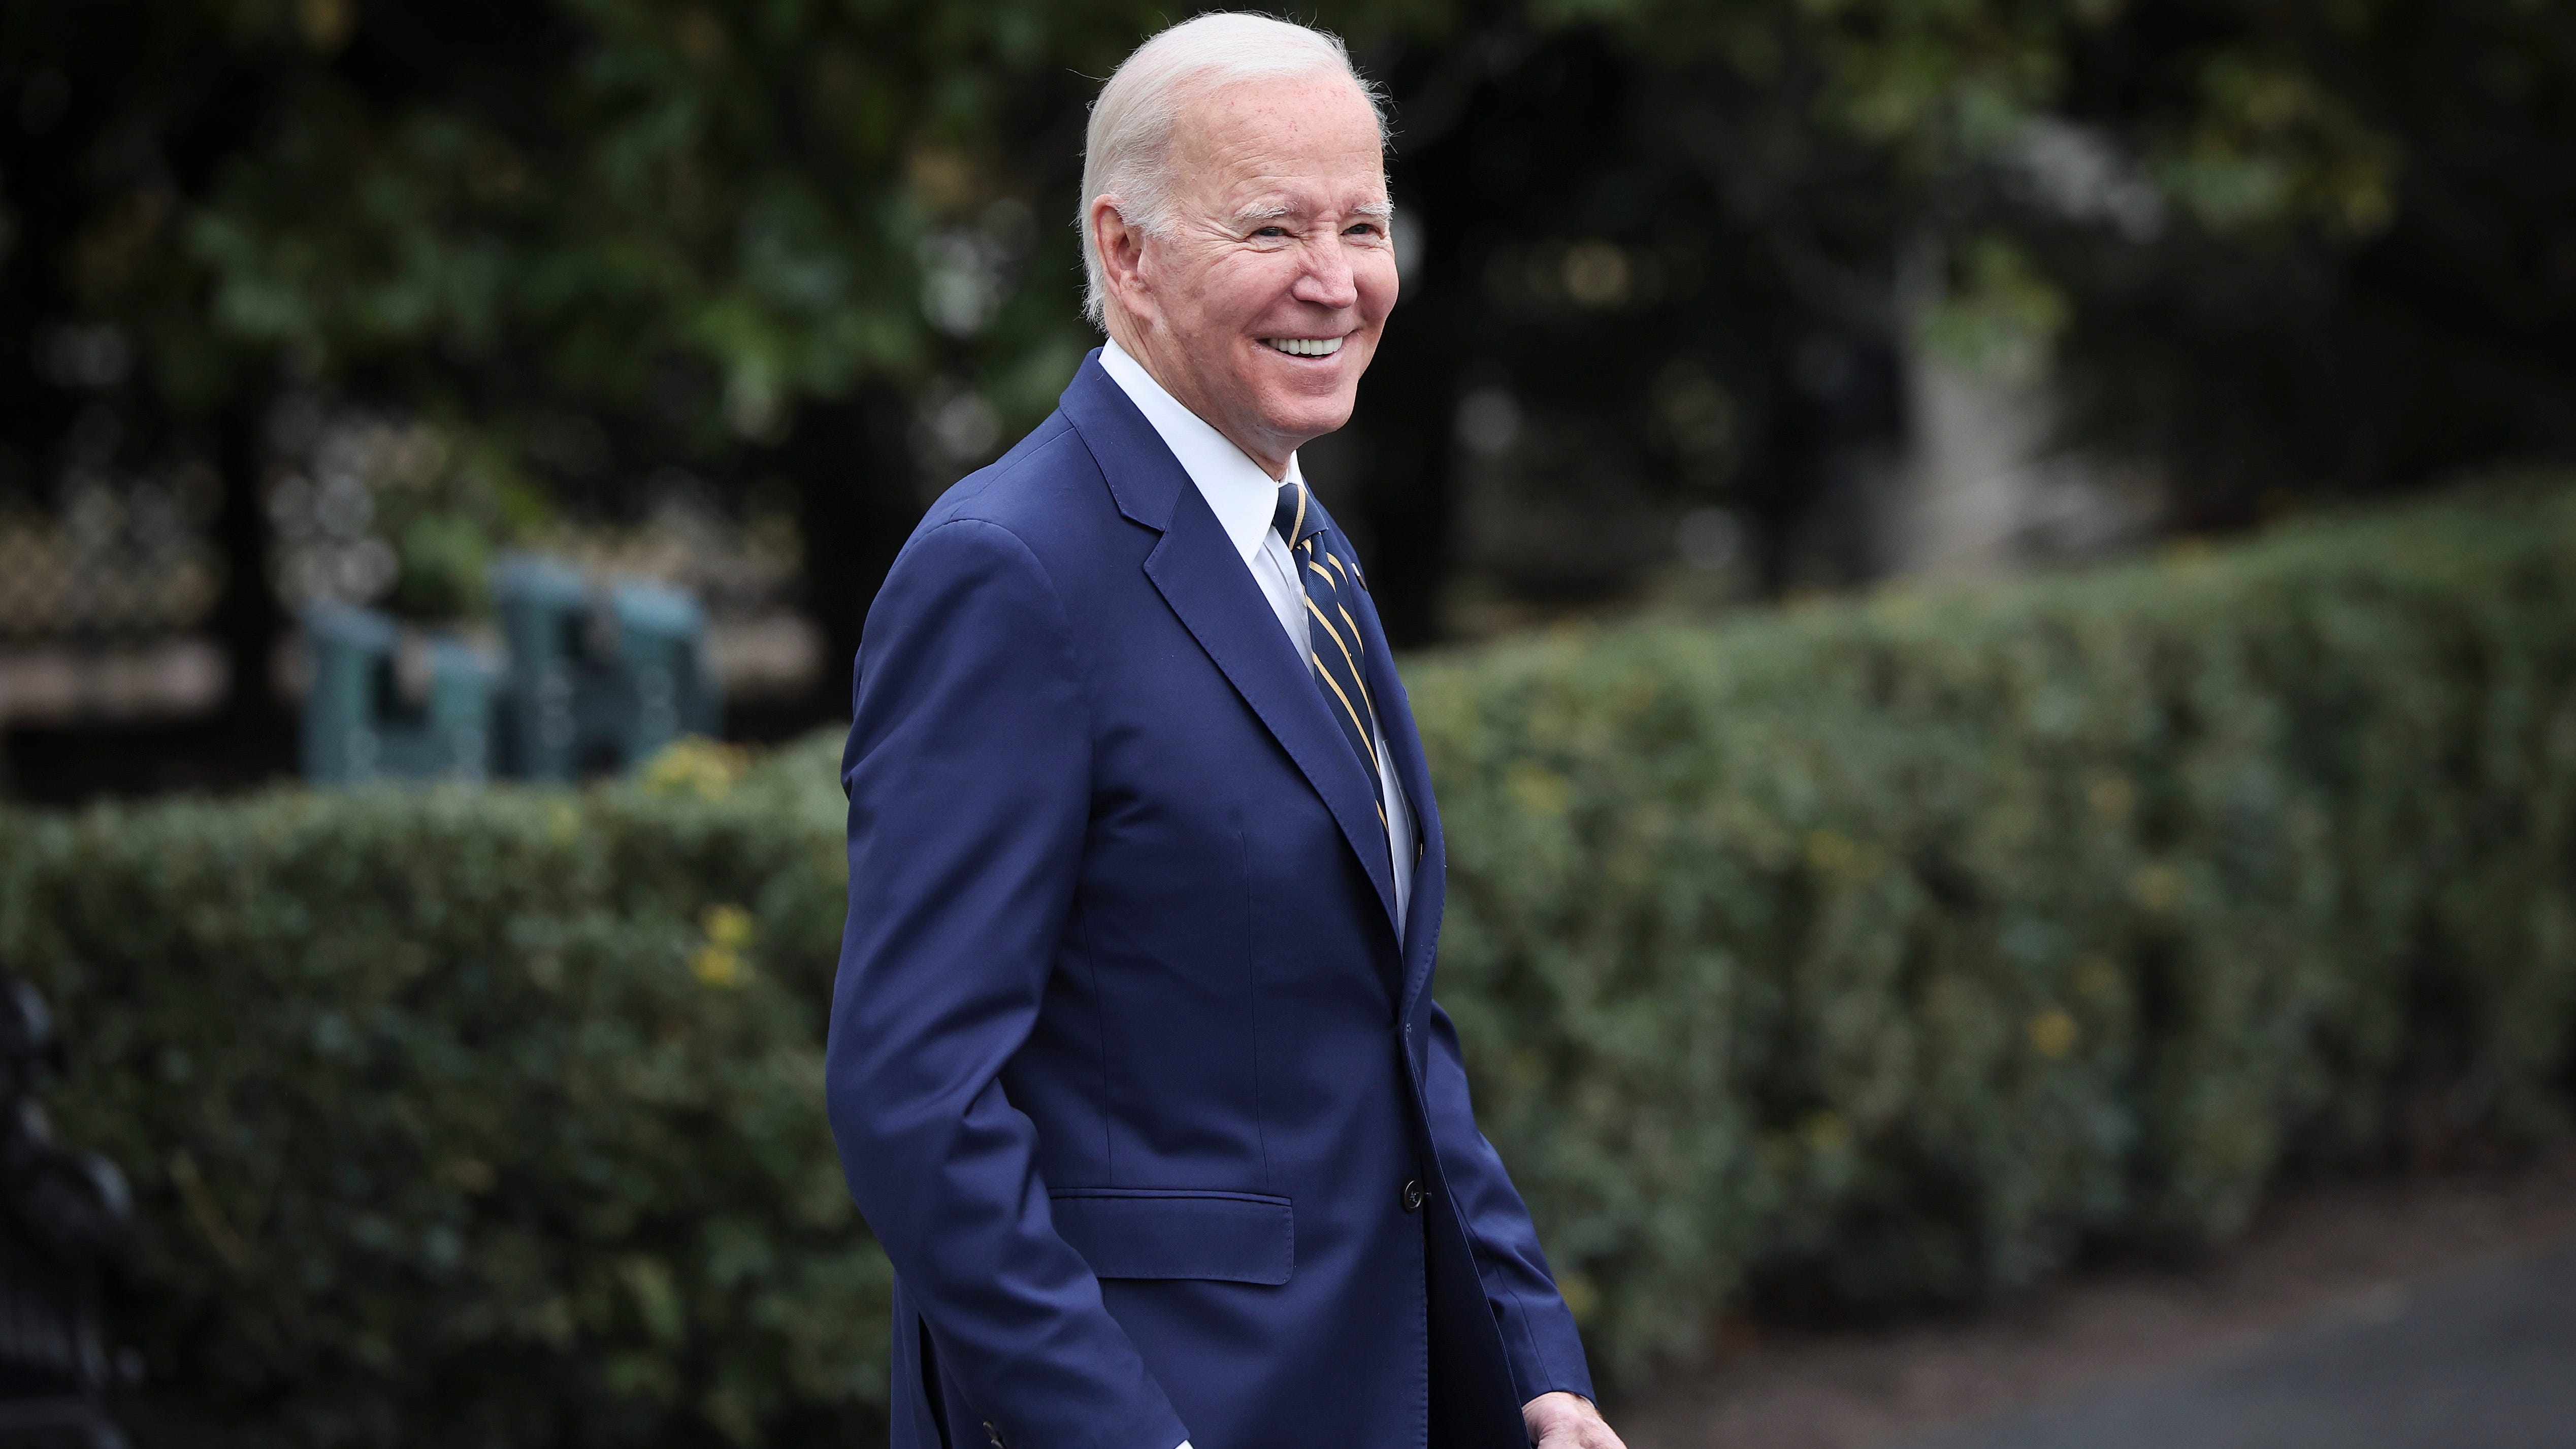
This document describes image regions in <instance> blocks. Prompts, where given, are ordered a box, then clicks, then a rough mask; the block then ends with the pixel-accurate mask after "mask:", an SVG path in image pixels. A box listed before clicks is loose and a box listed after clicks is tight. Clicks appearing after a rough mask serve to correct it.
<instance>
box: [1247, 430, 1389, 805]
mask: <svg viewBox="0 0 2576 1449" xmlns="http://www.w3.org/2000/svg"><path fill="white" fill-rule="evenodd" d="M1270 526H1271V527H1272V528H1274V529H1276V530H1278V533H1279V536H1280V537H1281V538H1283V539H1285V540H1287V542H1288V556H1289V558H1291V559H1292V560H1294V561H1295V563H1296V565H1297V573H1298V576H1299V578H1300V580H1301V581H1302V582H1303V583H1304V584H1305V586H1306V643H1307V648H1306V657H1307V658H1309V659H1311V660H1313V661H1314V664H1315V681H1316V687H1317V688H1319V689H1321V690H1323V691H1324V703H1325V704H1326V706H1327V707H1328V708H1329V709H1330V711H1331V713H1332V716H1333V719H1334V720H1335V721H1336V722H1337V723H1339V724H1340V725H1341V727H1342V738H1343V739H1345V740H1348V741H1349V742H1350V746H1351V750H1352V752H1353V753H1355V754H1357V755H1358V756H1359V757H1360V768H1361V770H1362V772H1363V773H1365V774H1366V775H1367V776H1368V782H1369V794H1370V795H1371V796H1372V797H1373V798H1375V799H1376V801H1377V823H1378V828H1379V829H1380V830H1384V829H1385V828H1386V784H1385V782H1384V781H1383V780H1382V779H1380V778H1379V776H1378V772H1377V733H1378V725H1377V703H1376V701H1374V700H1372V699H1370V698H1369V692H1368V684H1367V682H1366V681H1364V680H1362V679H1361V678H1360V660H1361V659H1362V658H1363V657H1365V655H1366V652H1367V646H1366V645H1365V644H1363V643H1361V642H1360V626H1359V621H1358V620H1357V619H1355V618H1353V617H1351V610H1350V607H1349V606H1348V605H1347V604H1346V603H1344V602H1343V600H1344V598H1345V597H1346V595H1348V594H1349V593H1350V591H1351V590H1353V589H1354V588H1355V587H1356V586H1357V583H1358V579H1359V572H1358V570H1356V569H1354V568H1352V567H1351V564H1350V561H1349V560H1348V559H1345V558H1343V557H1342V555H1341V553H1340V551H1339V550H1337V549H1335V548H1334V547H1333V541H1332V539H1331V537H1330V536H1329V535H1327V534H1326V533H1325V532H1324V513H1323V510H1322V509H1320V508H1316V507H1314V506H1313V505H1312V504H1311V503H1310V502H1309V500H1308V499H1307V496H1306V485H1305V484H1303V483H1299V482H1297V481H1295V480H1293V479H1292V480H1290V481H1288V482H1286V483H1282V484H1280V485H1279V509H1278V511H1277V512H1275V513H1273V514H1272V515H1271V516H1270Z"/></svg>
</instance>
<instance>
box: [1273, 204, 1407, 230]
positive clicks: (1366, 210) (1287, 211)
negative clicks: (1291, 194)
mask: <svg viewBox="0 0 2576 1449" xmlns="http://www.w3.org/2000/svg"><path fill="white" fill-rule="evenodd" d="M1296 214H1297V208H1295V207H1293V206H1291V205H1289V204H1288V203H1287V202H1284V201H1263V202H1255V203H1254V204H1252V205H1250V206H1246V207H1243V208H1241V209H1240V210H1238V211H1236V212H1235V214H1234V221H1235V224H1236V225H1238V226H1259V225H1261V224H1262V223H1264V222H1271V221H1277V220H1278V219H1279V218H1281V217H1283V216H1294V215H1296ZM1351 215H1353V216H1365V217H1369V218H1372V219H1374V220H1376V221H1378V222H1379V223H1381V224H1383V223H1386V222H1391V221H1393V220H1395V207H1394V205H1393V204H1392V203H1390V202H1384V201H1371V202H1364V203H1362V204H1361V205H1358V206H1354V207H1352V208H1351Z"/></svg>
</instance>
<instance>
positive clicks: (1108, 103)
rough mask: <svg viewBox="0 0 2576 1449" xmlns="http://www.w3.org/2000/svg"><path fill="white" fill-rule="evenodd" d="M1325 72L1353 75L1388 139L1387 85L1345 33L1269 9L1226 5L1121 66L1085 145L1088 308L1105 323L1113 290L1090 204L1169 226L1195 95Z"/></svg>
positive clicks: (1094, 111) (1099, 103) (1098, 105)
mask: <svg viewBox="0 0 2576 1449" xmlns="http://www.w3.org/2000/svg"><path fill="white" fill-rule="evenodd" d="M1319 73H1332V74H1339V75H1342V76H1346V77H1348V78H1349V80H1350V82H1351V84H1352V85H1353V86H1354V87H1356V88H1357V89H1358V91H1359V93H1360V96H1361V98H1362V99H1364V100H1366V101H1367V102H1368V103H1369V111H1370V113H1371V114H1373V115H1375V116H1376V117H1377V134H1378V143H1379V145H1381V146H1383V145H1384V144H1385V143H1386V96H1385V92H1384V91H1382V90H1381V89H1380V88H1379V87H1377V86H1376V85H1374V84H1372V83H1371V82H1370V81H1369V80H1368V79H1367V78H1365V77H1363V76H1362V75H1361V74H1360V73H1359V71H1358V69H1357V68H1355V67H1354V66H1352V64H1351V55H1350V52H1349V51H1348V50H1347V49H1345V48H1343V45H1342V42H1341V37H1339V36H1337V35H1334V34H1333V33H1332V32H1330V31H1325V30H1316V29H1314V28H1312V27H1310V26H1304V25H1299V24H1296V23H1294V22H1292V21H1287V20H1279V19H1275V18H1273V17H1271V16H1268V15H1254V14H1247V13H1244V12H1241V11H1231V10H1219V11H1214V12H1211V13H1209V14H1206V15H1201V16H1198V17H1197V18H1195V19H1191V20H1184V21H1182V22H1181V23H1180V24H1178V25H1175V26H1173V27H1171V28H1170V29H1168V30H1165V31H1163V32H1162V33H1161V34H1159V35H1156V36H1155V37H1154V38H1153V39H1151V40H1148V41H1146V42H1145V43H1144V44H1143V45H1140V46H1138V47H1136V49H1135V51H1134V53H1133V54H1130V55H1129V56H1128V57H1127V59H1126V60H1125V61H1123V62H1121V63H1120V64H1119V67H1118V69H1117V70H1116V71H1115V72H1113V73H1112V74H1111V75H1110V77H1109V83H1108V84H1107V85H1104V86H1102V87H1101V88H1100V95H1099V97H1098V98H1097V99H1095V100H1094V101H1093V102H1092V103H1091V125H1090V127H1089V128H1088V129H1087V130H1086V131H1085V132H1084V135H1083V144H1082V215H1081V217H1080V219H1079V223H1078V224H1079V225H1080V226H1081V228H1082V267H1083V271H1084V273H1085V274H1086V277H1087V280H1088V284H1087V285H1086V286H1085V288H1084V289H1083V297H1082V310H1083V315H1085V316H1087V317H1089V318H1090V319H1091V322H1092V325H1093V326H1095V327H1098V326H1105V325H1106V324H1105V322H1104V320H1103V319H1104V318H1105V316H1106V315H1107V307H1108V301H1109V288H1108V285H1107V282H1106V280H1105V279H1104V278H1103V276H1102V274H1101V267H1100V242H1099V239H1098V238H1096V237H1094V236H1093V235H1092V231H1091V204H1092V203H1093V202H1095V201H1097V200H1099V199H1100V198H1101V197H1103V196H1114V197H1116V198H1117V199H1118V214H1119V215H1120V216H1121V217H1123V218H1125V219H1126V222H1127V224H1128V225H1129V226H1132V227H1134V228H1136V229H1137V230H1138V231H1140V232H1143V233H1144V234H1146V235H1147V236H1153V235H1156V234H1158V233H1160V232H1162V231H1164V230H1165V229H1166V228H1168V227H1169V226H1170V225H1171V220H1172V218H1171V207H1172V201H1171V196H1170V188H1169V184H1168V183H1169V182H1170V181H1171V149H1172V125H1173V122H1174V121H1175V119H1176V118H1177V117H1178V116H1179V114H1180V110H1181V106H1182V104H1183V103H1184V102H1186V101H1188V100H1190V99H1191V98H1193V97H1195V96H1197V95H1200V94H1203V93H1205V92H1206V91H1210V90H1214V89H1216V88H1217V87H1219V86H1225V85H1230V84H1232V83H1234V82H1236V81H1245V80H1286V79H1292V78H1303V77H1306V76H1311V75H1316V74H1319Z"/></svg>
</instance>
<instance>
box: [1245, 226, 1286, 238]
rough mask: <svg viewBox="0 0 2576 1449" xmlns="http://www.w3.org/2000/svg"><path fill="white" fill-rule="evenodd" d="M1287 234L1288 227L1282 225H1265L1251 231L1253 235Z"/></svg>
mask: <svg viewBox="0 0 2576 1449" xmlns="http://www.w3.org/2000/svg"><path fill="white" fill-rule="evenodd" d="M1287 234H1288V229H1287V228H1286V227H1284V226H1265V227H1263V228H1261V229H1260V230H1259V231H1256V232H1254V233H1253V235H1254V236H1286V235H1287Z"/></svg>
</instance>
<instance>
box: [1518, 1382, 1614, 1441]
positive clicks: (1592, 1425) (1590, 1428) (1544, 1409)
mask: <svg viewBox="0 0 2576 1449" xmlns="http://www.w3.org/2000/svg"><path fill="white" fill-rule="evenodd" d="M1521 1422H1522V1423H1524V1424H1527V1425H1528V1426H1529V1436H1530V1442H1531V1443H1532V1444H1535V1445H1537V1446H1538V1449H1628V1446H1626V1445H1624V1444H1622V1443H1620V1442H1619V1436H1618V1435H1616V1434H1613V1433H1611V1432H1610V1426H1609V1425H1608V1424H1605V1423H1603V1422H1601V1411H1600V1410H1599V1409H1596V1408H1594V1407H1592V1401H1591V1400H1590V1399H1587V1398H1585V1397H1583V1396H1582V1395H1581V1394H1569V1393H1566V1392H1564V1391H1563V1390H1559V1391H1557V1392H1555V1393H1552V1394H1541V1395H1539V1396H1538V1397H1537V1398H1535V1399H1532V1400H1530V1401H1529V1402H1528V1403H1526V1404H1523V1405H1521Z"/></svg>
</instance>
